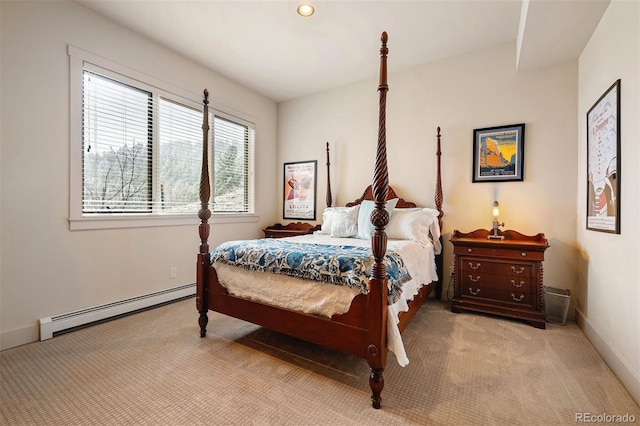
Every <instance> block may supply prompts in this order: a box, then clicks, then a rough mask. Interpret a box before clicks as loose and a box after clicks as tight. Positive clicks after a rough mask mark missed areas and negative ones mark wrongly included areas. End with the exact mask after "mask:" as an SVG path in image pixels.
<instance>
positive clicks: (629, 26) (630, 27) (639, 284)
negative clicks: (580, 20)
mask: <svg viewBox="0 0 640 426" xmlns="http://www.w3.org/2000/svg"><path fill="white" fill-rule="evenodd" d="M617 79H621V92H620V97H621V99H620V107H621V110H620V116H621V131H620V134H621V153H620V154H621V160H622V165H621V170H620V171H619V173H620V174H621V178H620V185H621V187H620V202H621V204H622V206H621V212H620V224H621V232H620V235H615V234H607V233H601V232H594V231H587V230H586V228H585V220H586V211H585V210H586V207H585V206H586V194H585V191H583V190H582V188H584V187H585V186H586V185H585V180H586V175H587V171H586V170H587V165H586V158H587V153H586V147H587V136H586V126H587V124H586V114H587V111H588V110H589V109H590V108H591V106H592V105H593V104H594V102H596V101H597V100H598V99H599V98H600V96H601V95H602V94H603V93H604V92H605V91H606V90H607V89H608V88H609V87H610V86H611V85H612V84H613V83H614V82H615V81H616V80H617ZM639 121H640V3H639V2H637V1H627V0H614V1H612V2H611V4H610V5H609V8H608V9H607V11H606V13H605V14H604V16H603V17H602V20H601V21H600V24H599V25H598V28H597V29H596V31H595V32H594V33H593V36H592V37H591V40H590V41H589V43H588V45H587V46H586V48H585V49H584V51H583V52H582V55H581V56H580V61H579V97H578V123H579V124H578V129H579V144H578V153H577V157H576V158H577V161H578V175H577V178H578V189H579V191H578V200H577V204H576V213H577V216H578V222H577V241H578V245H579V248H580V250H581V256H580V268H579V280H578V285H577V288H576V292H575V294H576V296H577V301H578V303H577V319H578V320H579V323H580V325H581V326H582V328H583V329H584V331H585V333H586V334H587V336H589V339H590V340H591V341H592V342H593V343H594V346H595V347H596V348H597V349H598V351H599V352H600V353H601V354H602V355H603V357H604V358H605V360H607V362H608V363H609V365H610V366H611V368H612V369H613V370H614V371H615V372H616V374H617V375H618V377H619V378H620V379H621V381H622V382H623V383H624V384H625V386H626V387H627V389H629V391H630V392H631V393H632V394H633V396H634V398H635V399H636V401H640V309H639V308H640V262H639V261H638V260H639V259H640V226H639V224H638V217H639V216H638V211H639V210H640V172H639V170H638V167H639V165H640V147H639V145H640V128H639V124H638V123H639Z"/></svg>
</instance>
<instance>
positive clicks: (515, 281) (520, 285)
mask: <svg viewBox="0 0 640 426" xmlns="http://www.w3.org/2000/svg"><path fill="white" fill-rule="evenodd" d="M456 278H457V277H456ZM459 280H460V284H461V285H462V286H464V287H467V286H471V287H479V288H486V289H495V290H504V291H525V292H530V291H531V289H532V288H533V285H532V280H531V277H514V276H506V275H495V274H486V273H476V272H469V271H464V272H462V273H461V276H460V277H459Z"/></svg>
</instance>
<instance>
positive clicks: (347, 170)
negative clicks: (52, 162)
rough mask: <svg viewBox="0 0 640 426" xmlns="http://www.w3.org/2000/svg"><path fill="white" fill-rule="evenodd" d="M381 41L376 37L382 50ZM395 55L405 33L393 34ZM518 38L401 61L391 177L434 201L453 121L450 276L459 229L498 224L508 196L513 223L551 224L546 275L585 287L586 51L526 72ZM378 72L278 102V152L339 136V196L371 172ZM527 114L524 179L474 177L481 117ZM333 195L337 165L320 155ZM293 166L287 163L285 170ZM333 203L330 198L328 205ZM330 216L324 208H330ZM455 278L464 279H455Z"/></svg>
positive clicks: (303, 153) (487, 123) (346, 197)
mask: <svg viewBox="0 0 640 426" xmlns="http://www.w3.org/2000/svg"><path fill="white" fill-rule="evenodd" d="M378 48H379V46H377V45H374V44H372V46H371V54H372V55H377V49H378ZM389 51H390V53H389V65H390V66H392V64H393V34H389ZM515 54H516V46H515V43H513V44H511V43H510V44H507V45H502V46H498V47H495V48H492V49H488V50H484V51H481V52H476V53H473V54H468V55H464V56H459V57H455V58H451V59H448V60H444V61H439V62H437V63H433V64H427V65H423V66H419V67H415V68H412V69H408V70H404V71H396V72H390V73H389V77H388V80H389V87H390V90H389V93H388V103H387V149H388V157H389V174H390V183H391V185H392V186H394V188H396V189H397V192H398V193H399V195H400V196H402V197H404V198H407V199H411V200H413V201H416V202H417V203H419V204H420V205H427V206H432V205H433V204H434V203H433V197H434V187H435V164H436V163H435V161H436V160H435V151H436V148H435V147H436V128H437V127H438V126H440V127H441V128H442V168H443V191H444V211H445V216H444V233H445V236H444V240H445V244H444V245H445V249H446V252H445V268H446V276H445V285H447V284H448V282H449V274H450V272H451V264H452V255H451V251H452V247H451V244H450V243H449V242H448V240H449V238H450V234H451V232H452V231H453V230H454V229H457V230H460V231H463V232H469V231H473V230H475V229H478V228H490V227H491V221H492V216H491V210H492V208H491V206H492V203H493V201H494V200H498V201H499V202H500V205H501V207H502V208H501V217H500V219H501V220H504V221H505V222H506V228H507V229H515V230H518V231H520V232H522V233H525V234H529V235H531V234H536V233H538V232H543V233H545V235H546V237H547V238H548V240H549V243H550V248H549V249H548V250H547V252H546V256H545V259H546V260H545V262H544V279H545V284H546V285H552V286H556V287H561V288H568V289H570V290H572V291H573V290H575V282H576V258H577V256H576V243H575V240H576V238H575V229H576V213H575V205H576V191H577V182H576V173H577V164H576V161H575V158H576V153H577V142H576V141H577V137H578V129H577V123H576V118H575V117H576V114H577V106H576V99H577V61H572V62H568V63H565V64H561V65H558V66H554V67H550V68H546V69H541V70H536V71H529V72H520V73H516V71H515V65H516V60H515ZM377 85H378V82H377V80H370V81H365V82H361V83H357V84H352V85H348V86H345V87H340V88H337V89H334V90H330V91H327V92H324V93H321V94H317V95H314V96H309V97H305V98H301V99H297V100H293V101H290V102H285V103H281V104H279V106H278V135H279V136H278V162H279V163H280V164H282V162H286V161H301V160H313V159H317V160H318V163H319V164H320V165H324V164H325V156H324V155H325V151H324V148H325V142H327V141H328V142H330V144H331V145H332V146H333V154H332V155H333V159H332V171H331V173H332V183H331V185H332V189H333V192H334V205H344V203H345V202H347V201H350V200H353V199H355V198H357V197H358V196H360V195H361V193H362V190H363V189H364V188H365V187H366V186H367V185H368V184H369V183H370V182H371V178H372V171H373V161H374V157H375V150H376V142H377V130H378V121H377V120H378V94H377V92H376V90H377ZM517 123H525V124H526V129H525V160H524V175H525V180H524V182H501V183H487V182H483V183H472V182H471V169H472V149H473V129H475V128H483V127H491V126H498V125H508V124H517ZM319 168H320V170H319V172H320V173H319V178H318V180H319V183H320V184H319V188H318V194H319V198H320V201H321V205H320V207H321V208H322V207H323V206H324V192H325V187H326V184H325V181H326V172H325V168H324V166H320V167H319ZM281 173H282V172H281V171H280V174H281ZM320 212H321V209H320ZM318 218H319V219H321V213H320V214H319V215H318ZM451 290H452V289H451Z"/></svg>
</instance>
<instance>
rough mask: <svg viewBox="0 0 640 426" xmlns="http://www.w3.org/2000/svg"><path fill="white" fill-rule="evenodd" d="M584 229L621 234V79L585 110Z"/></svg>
mask: <svg viewBox="0 0 640 426" xmlns="http://www.w3.org/2000/svg"><path fill="white" fill-rule="evenodd" d="M587 229H590V230H593V231H601V232H611V233H615V234H619V233H620V80H617V81H616V82H615V83H613V85H611V87H609V88H608V89H607V91H606V92H605V93H604V94H603V95H602V96H601V97H600V99H598V100H597V101H596V103H595V104H593V106H592V107H591V109H590V110H589V112H587Z"/></svg>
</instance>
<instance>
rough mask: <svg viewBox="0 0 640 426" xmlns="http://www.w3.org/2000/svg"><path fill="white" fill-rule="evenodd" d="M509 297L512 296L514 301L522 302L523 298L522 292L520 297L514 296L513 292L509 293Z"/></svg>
mask: <svg viewBox="0 0 640 426" xmlns="http://www.w3.org/2000/svg"><path fill="white" fill-rule="evenodd" d="M511 297H512V298H513V301H514V302H522V299H524V294H521V295H520V297H516V295H515V294H513V293H511Z"/></svg>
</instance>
